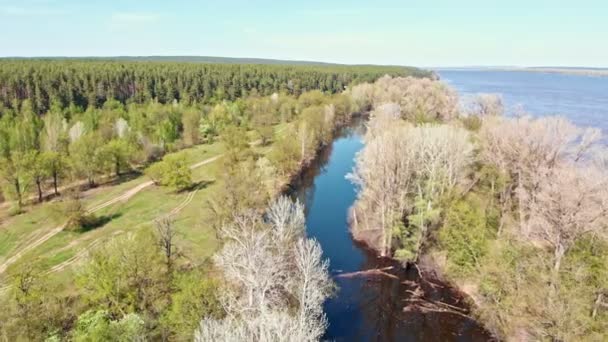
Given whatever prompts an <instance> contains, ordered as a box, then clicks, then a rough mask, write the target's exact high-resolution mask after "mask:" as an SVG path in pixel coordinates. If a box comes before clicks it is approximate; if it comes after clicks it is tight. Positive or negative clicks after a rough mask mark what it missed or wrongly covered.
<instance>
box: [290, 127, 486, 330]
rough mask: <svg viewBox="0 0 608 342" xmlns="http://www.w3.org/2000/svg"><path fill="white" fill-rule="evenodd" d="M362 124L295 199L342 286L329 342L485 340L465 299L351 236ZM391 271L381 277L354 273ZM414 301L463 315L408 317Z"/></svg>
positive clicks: (328, 154)
mask: <svg viewBox="0 0 608 342" xmlns="http://www.w3.org/2000/svg"><path fill="white" fill-rule="evenodd" d="M364 129H365V125H364V121H363V120H362V119H358V120H355V122H354V123H353V124H352V125H351V127H348V128H345V129H343V130H342V132H341V133H340V134H339V135H338V137H337V138H336V139H335V140H334V142H333V143H332V144H331V145H330V146H328V147H327V148H325V149H323V150H322V151H321V153H320V156H319V157H318V158H317V161H316V162H315V163H314V165H313V166H312V167H310V168H309V169H308V170H307V171H306V172H305V173H304V174H303V175H302V176H301V179H300V180H299V182H297V184H298V185H297V187H296V189H295V194H294V196H296V197H298V198H299V199H300V201H301V202H303V203H305V206H306V222H307V227H308V235H309V236H310V237H314V238H316V239H317V240H318V241H319V243H320V244H321V246H322V247H323V252H324V255H325V257H326V258H328V259H329V261H330V272H331V275H332V277H333V279H334V281H335V282H336V283H337V285H338V291H337V293H336V296H335V297H333V298H331V299H330V300H328V301H327V302H326V304H325V312H326V314H327V318H328V320H329V327H328V329H327V332H326V334H325V336H324V338H325V339H328V340H336V341H487V340H489V339H490V335H489V334H488V333H487V332H486V331H485V330H484V329H483V328H482V327H481V326H479V325H478V324H477V323H476V322H475V321H473V320H471V319H469V318H467V317H466V316H465V315H466V314H467V313H468V310H467V306H466V305H465V304H464V303H463V299H462V297H461V296H460V295H459V294H458V293H455V292H453V291H451V289H450V288H449V287H446V284H442V283H440V282H437V281H436V280H433V282H426V281H422V280H421V279H420V278H419V277H418V272H417V270H416V269H409V270H407V271H406V270H404V269H402V268H401V267H399V265H398V264H396V263H395V262H393V261H391V260H386V259H379V258H378V257H377V256H376V254H375V253H374V252H372V251H370V250H368V249H366V248H365V247H364V246H362V245H360V244H358V243H356V242H354V241H353V240H352V237H351V235H350V233H349V226H348V220H347V217H348V210H349V208H350V207H351V206H352V205H353V203H354V201H355V199H356V189H355V187H354V186H353V185H352V184H351V183H350V182H349V181H348V180H347V179H345V176H346V175H347V174H348V173H349V172H351V171H352V168H353V166H354V158H355V155H356V153H357V152H358V151H359V150H361V148H362V147H363V142H362V140H361V139H362V136H363V133H364ZM379 268H388V269H386V270H385V271H384V274H363V275H362V274H355V275H352V273H353V272H358V271H362V270H374V269H379ZM416 289H418V290H421V291H422V292H423V293H424V295H423V296H421V297H420V298H419V297H416V298H419V299H422V300H424V301H425V302H427V303H430V302H434V301H440V302H442V303H447V304H449V305H452V306H454V307H460V308H461V310H462V313H463V314H464V315H459V314H456V313H445V312H426V313H422V312H420V311H417V310H413V311H408V310H404V309H405V308H406V307H407V304H409V303H412V302H411V300H412V299H413V298H414V297H413V296H412V294H411V292H408V291H415V290H416Z"/></svg>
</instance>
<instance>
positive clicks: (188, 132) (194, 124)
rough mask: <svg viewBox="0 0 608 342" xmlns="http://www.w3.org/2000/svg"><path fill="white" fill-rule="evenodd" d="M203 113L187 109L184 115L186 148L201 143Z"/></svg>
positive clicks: (183, 124) (183, 125)
mask: <svg viewBox="0 0 608 342" xmlns="http://www.w3.org/2000/svg"><path fill="white" fill-rule="evenodd" d="M200 124H201V112H200V110H196V109H194V108H192V109H187V110H186V111H184V113H183V114H182V127H183V133H182V135H183V139H184V144H185V145H186V146H192V145H196V144H198V143H199V142H200V130H199V127H200Z"/></svg>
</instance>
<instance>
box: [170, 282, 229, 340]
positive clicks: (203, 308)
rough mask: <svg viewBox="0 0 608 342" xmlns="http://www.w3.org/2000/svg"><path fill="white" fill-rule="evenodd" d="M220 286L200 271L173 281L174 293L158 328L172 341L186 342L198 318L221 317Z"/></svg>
mask: <svg viewBox="0 0 608 342" xmlns="http://www.w3.org/2000/svg"><path fill="white" fill-rule="evenodd" d="M219 286H220V284H219V283H218V282H217V281H216V280H214V279H210V278H207V277H206V276H205V275H204V274H203V273H201V272H200V271H197V270H194V271H192V272H189V273H182V274H180V275H178V276H177V277H176V278H175V280H174V285H173V287H174V289H175V292H174V293H173V294H172V296H171V305H170V307H169V308H168V310H167V311H166V312H165V313H164V315H163V318H162V319H161V324H162V325H163V326H164V327H165V329H166V330H167V331H169V332H170V334H171V336H172V339H173V338H174V339H175V340H179V341H185V340H189V339H190V338H191V337H192V332H193V331H194V330H195V329H196V327H197V326H198V324H199V322H200V320H201V318H203V317H214V318H217V317H219V316H221V314H222V312H223V309H222V307H221V305H220V302H219V299H218V295H219V293H218V291H219Z"/></svg>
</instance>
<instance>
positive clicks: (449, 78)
mask: <svg viewBox="0 0 608 342" xmlns="http://www.w3.org/2000/svg"><path fill="white" fill-rule="evenodd" d="M437 73H438V74H439V76H440V77H441V79H442V80H443V81H445V82H447V83H448V84H450V85H451V86H452V87H454V88H455V89H456V90H457V91H458V92H459V94H460V95H461V96H462V97H466V96H467V95H471V94H475V93H498V94H501V95H502V97H503V100H504V103H505V105H506V107H507V110H508V112H510V113H512V112H513V111H514V109H515V108H516V107H517V106H521V107H522V108H523V109H524V110H525V111H526V112H528V113H529V114H531V115H533V116H546V115H561V116H564V117H567V118H568V119H570V120H571V121H572V122H574V123H575V124H577V125H579V126H592V127H598V128H601V129H602V130H603V133H604V135H606V134H608V77H599V76H582V75H567V74H557V73H540V72H525V71H488V70H445V69H444V70H437Z"/></svg>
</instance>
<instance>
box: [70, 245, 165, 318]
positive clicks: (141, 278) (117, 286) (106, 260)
mask: <svg viewBox="0 0 608 342" xmlns="http://www.w3.org/2000/svg"><path fill="white" fill-rule="evenodd" d="M156 245H157V244H156V239H155V237H154V236H153V234H150V233H139V234H131V235H129V236H126V237H121V238H115V239H113V240H112V241H110V242H109V243H107V244H106V245H105V246H103V247H102V248H99V249H97V250H95V251H93V252H92V254H91V257H90V261H89V263H88V264H87V265H85V266H84V268H83V269H82V271H81V272H80V273H79V275H78V278H77V285H78V286H79V287H80V288H81V289H82V296H83V299H84V300H85V302H87V303H89V305H92V306H94V307H97V308H100V309H103V310H106V311H107V312H108V314H110V315H111V316H112V317H120V316H122V315H126V314H129V313H134V312H150V311H152V312H154V311H155V308H156V307H157V306H158V305H159V304H161V303H162V301H163V299H162V292H163V291H164V290H163V289H164V287H165V285H164V279H163V274H164V273H163V272H162V269H163V267H162V259H161V257H160V253H159V249H158V248H151V247H152V246H156Z"/></svg>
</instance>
